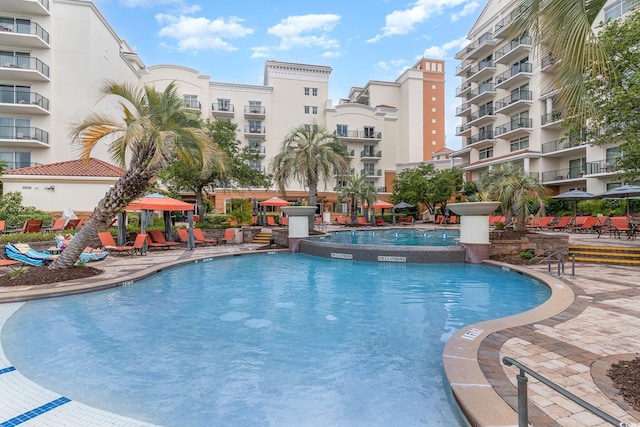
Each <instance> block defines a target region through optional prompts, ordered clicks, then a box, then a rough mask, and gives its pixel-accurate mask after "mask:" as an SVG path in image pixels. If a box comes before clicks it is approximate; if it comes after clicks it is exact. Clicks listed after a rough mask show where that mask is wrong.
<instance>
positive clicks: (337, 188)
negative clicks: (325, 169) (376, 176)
mask: <svg viewBox="0 0 640 427" xmlns="http://www.w3.org/2000/svg"><path fill="white" fill-rule="evenodd" d="M355 173H356V170H355V169H353V168H351V169H349V171H348V172H347V173H338V172H334V173H333V176H334V178H340V177H345V176H353V175H354V174H355ZM340 188H342V186H341V185H338V186H337V187H334V190H336V191H337V190H339V189H340Z"/></svg>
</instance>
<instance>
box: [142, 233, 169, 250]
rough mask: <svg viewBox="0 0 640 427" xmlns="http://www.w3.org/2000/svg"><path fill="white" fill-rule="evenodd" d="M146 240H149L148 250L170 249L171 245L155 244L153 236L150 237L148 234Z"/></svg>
mask: <svg viewBox="0 0 640 427" xmlns="http://www.w3.org/2000/svg"><path fill="white" fill-rule="evenodd" d="M146 240H147V242H146V243H147V247H148V248H159V249H169V245H165V244H163V243H157V242H154V241H153V240H151V236H149V235H148V234H147V238H146Z"/></svg>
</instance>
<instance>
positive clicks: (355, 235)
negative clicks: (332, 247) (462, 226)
mask: <svg viewBox="0 0 640 427" xmlns="http://www.w3.org/2000/svg"><path fill="white" fill-rule="evenodd" d="M459 238H460V232H459V231H458V230H415V229H404V230H403V229H381V230H365V231H350V230H346V231H335V232H333V233H331V235H329V236H327V237H321V238H314V241H320V242H327V243H329V242H332V243H343V244H353V245H392V246H449V245H457V244H458V243H457V241H456V239H459Z"/></svg>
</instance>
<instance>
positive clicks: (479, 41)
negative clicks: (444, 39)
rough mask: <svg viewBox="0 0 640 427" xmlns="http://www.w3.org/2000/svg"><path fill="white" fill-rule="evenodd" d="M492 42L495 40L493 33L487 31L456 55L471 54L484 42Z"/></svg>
mask: <svg viewBox="0 0 640 427" xmlns="http://www.w3.org/2000/svg"><path fill="white" fill-rule="evenodd" d="M490 42H493V34H492V33H491V32H490V31H487V32H486V33H484V34H483V35H481V36H480V37H478V38H477V39H475V40H474V41H473V42H471V43H469V44H468V45H467V46H465V47H464V48H463V49H462V50H461V51H460V52H458V53H457V54H456V57H459V56H460V55H462V56H466V55H470V54H471V53H473V52H474V51H475V50H477V49H478V48H479V47H480V46H482V45H483V44H485V43H490Z"/></svg>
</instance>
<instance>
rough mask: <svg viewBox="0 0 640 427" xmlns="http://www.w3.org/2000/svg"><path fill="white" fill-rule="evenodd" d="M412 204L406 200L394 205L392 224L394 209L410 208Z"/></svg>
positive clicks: (394, 214)
mask: <svg viewBox="0 0 640 427" xmlns="http://www.w3.org/2000/svg"><path fill="white" fill-rule="evenodd" d="M412 207H413V205H410V204H409V203H407V202H400V203H398V204H397V205H395V206H394V207H393V225H396V210H397V209H407V208H412Z"/></svg>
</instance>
